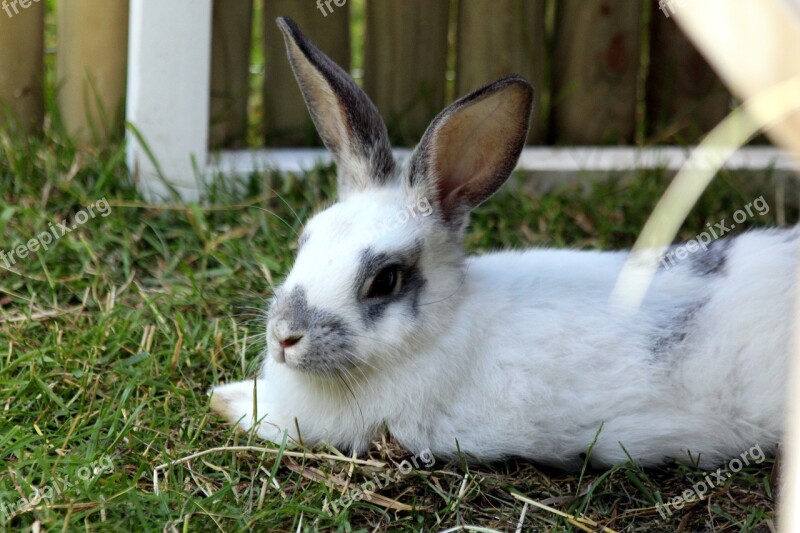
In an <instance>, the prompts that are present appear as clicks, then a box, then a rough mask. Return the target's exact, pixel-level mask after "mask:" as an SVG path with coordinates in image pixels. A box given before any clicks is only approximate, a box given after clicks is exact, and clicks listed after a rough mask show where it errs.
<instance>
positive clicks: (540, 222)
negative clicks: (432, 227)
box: [0, 135, 796, 532]
mask: <svg viewBox="0 0 800 533" xmlns="http://www.w3.org/2000/svg"><path fill="white" fill-rule="evenodd" d="M125 175H126V173H125V169H124V163H123V157H122V152H121V150H120V149H113V150H107V151H102V152H98V153H87V152H76V151H74V150H73V149H72V148H70V147H69V145H68V144H67V143H64V142H62V141H61V140H60V139H59V138H58V136H56V135H51V136H50V137H48V138H46V139H43V140H42V139H30V140H29V141H28V142H27V143H25V142H23V141H21V140H20V139H18V138H14V137H9V136H0V250H9V249H11V248H12V247H13V246H16V245H17V244H20V243H22V242H24V241H27V240H28V239H30V238H31V237H34V236H35V235H37V234H38V233H40V232H42V231H45V230H46V229H47V227H48V223H50V222H55V221H59V220H72V219H73V217H74V216H75V214H76V213H78V212H79V211H80V210H82V209H84V208H85V206H88V205H93V204H95V203H96V202H97V201H98V200H100V199H105V200H107V201H108V204H109V206H110V208H111V212H110V214H109V215H108V216H107V217H101V216H97V217H95V218H92V219H89V220H88V221H87V222H86V223H85V224H83V225H81V226H79V227H78V228H77V229H75V230H74V231H72V232H70V233H68V234H66V235H64V236H63V237H62V238H61V239H60V240H58V241H57V242H56V243H55V244H53V245H51V247H50V249H49V250H47V251H43V250H40V251H39V252H37V253H35V254H34V255H32V256H29V257H27V258H25V259H24V260H20V261H19V262H18V263H17V264H16V265H14V266H13V268H11V269H8V270H5V269H0V412H2V415H0V502H2V503H4V504H6V505H14V506H15V512H14V514H13V516H12V517H11V519H10V521H7V522H6V521H5V518H2V520H3V523H4V524H5V526H4V527H6V528H8V529H13V530H24V529H30V528H31V527H32V526H34V525H35V524H36V525H40V526H41V527H42V528H43V529H44V530H47V531H59V530H63V531H81V530H95V531H112V530H117V531H181V530H186V531H215V530H218V531H237V530H249V529H253V530H259V531H267V530H270V531H290V530H291V531H295V530H297V529H298V528H300V529H301V530H304V531H314V530H337V531H375V530H377V531H389V530H391V531H405V530H408V531H411V530H414V531H419V530H420V529H424V530H426V531H427V530H441V529H444V528H448V527H453V526H457V525H465V524H470V525H480V526H482V527H486V528H493V529H496V530H502V531H509V530H511V531H513V530H514V529H515V528H516V527H517V523H518V521H519V519H520V516H521V513H522V511H523V503H522V501H520V500H519V499H517V498H516V497H515V496H514V494H520V495H524V496H525V497H527V498H530V499H532V500H535V501H538V502H545V503H546V504H548V505H549V506H551V507H553V508H555V509H558V510H559V511H561V512H564V513H570V514H576V515H580V516H584V517H586V518H589V519H591V520H594V521H596V522H598V523H601V524H604V525H606V526H607V527H609V528H611V529H613V530H616V531H628V532H631V531H674V530H676V529H678V528H679V527H680V528H682V529H683V530H684V531H708V530H714V531H757V530H767V524H768V523H770V522H771V521H772V520H773V519H774V515H775V495H774V493H773V488H772V484H771V481H770V474H771V469H772V460H767V461H765V462H764V463H763V464H761V465H758V466H752V467H748V468H746V469H745V470H743V471H742V472H739V473H737V474H735V475H734V476H733V477H732V478H731V479H730V480H729V481H728V482H727V483H726V484H725V485H724V486H722V487H720V488H717V489H715V490H714V491H713V492H712V493H711V495H710V497H709V498H708V499H707V500H705V501H703V502H701V503H699V504H696V505H693V506H691V507H690V508H688V509H684V510H682V511H677V512H676V513H675V514H673V515H672V516H671V517H669V518H668V519H667V520H663V519H661V517H660V516H659V515H658V513H657V512H656V510H655V509H654V505H655V504H656V503H657V502H660V501H664V500H668V499H670V498H672V497H674V496H677V495H680V494H681V493H682V492H683V491H684V490H685V489H687V488H689V487H691V485H692V484H693V483H694V482H696V481H697V480H699V479H701V478H702V477H703V475H704V473H703V472H699V471H697V470H695V469H692V468H689V467H686V466H677V465H675V466H668V467H665V468H661V469H654V470H646V471H643V470H641V469H639V468H636V467H634V466H631V465H624V466H620V467H617V468H614V469H612V470H609V471H593V470H588V471H586V472H585V473H584V474H583V475H579V474H575V473H564V472H559V471H553V470H547V469H543V468H539V467H537V466H536V465H534V464H531V463H530V462H527V461H521V460H512V461H508V462H504V463H499V464H491V465H469V466H468V465H465V464H461V463H458V462H455V463H450V464H445V463H441V462H437V463H436V464H435V465H434V467H433V468H432V469H424V468H423V469H418V470H414V471H413V472H412V473H411V474H410V475H409V476H408V477H405V478H397V476H396V475H395V474H396V471H397V465H398V463H399V461H400V460H402V459H403V458H404V457H407V455H405V454H404V453H403V452H402V450H400V449H399V448H398V447H397V445H396V444H394V443H393V442H392V441H391V440H388V437H387V440H385V441H381V442H377V443H376V444H375V445H374V446H373V448H372V450H371V453H370V455H371V457H372V458H373V459H375V460H378V461H381V462H384V463H386V464H387V466H386V467H383V468H379V469H377V470H378V471H383V472H385V473H389V474H391V475H392V476H393V477H394V478H395V481H393V482H392V483H390V484H389V485H388V486H387V487H385V488H382V489H381V490H379V491H378V494H379V495H380V496H383V497H385V498H389V499H391V500H394V501H396V502H400V503H402V504H405V505H408V506H413V507H414V509H413V510H396V509H391V508H387V507H385V505H380V504H378V503H374V502H368V501H360V502H356V503H354V504H353V505H352V506H350V507H349V508H346V509H340V511H339V513H334V514H333V516H329V515H328V514H326V513H325V512H324V511H323V506H324V504H325V502H326V501H334V500H336V499H338V498H339V497H340V496H341V493H340V490H339V488H340V487H345V486H346V487H348V490H349V488H352V487H354V486H359V485H361V484H362V483H364V482H365V481H367V480H369V479H372V476H371V474H372V473H374V472H375V471H376V469H375V468H371V467H362V466H355V467H351V465H350V464H349V463H348V462H346V461H345V460H344V459H340V460H325V459H313V458H305V459H303V458H298V457H290V456H287V455H283V454H282V453H281V451H280V450H275V449H270V451H264V450H260V448H262V447H265V446H266V445H265V444H264V443H263V442H260V441H258V440H257V439H253V438H251V437H250V436H249V435H246V434H240V433H235V432H234V431H232V430H231V428H229V427H227V426H226V425H224V424H223V423H222V422H221V420H220V419H218V418H217V417H216V416H214V415H212V414H211V413H210V412H209V409H208V397H207V396H206V391H207V390H208V389H209V387H210V386H212V385H214V384H216V383H219V382H221V381H231V380H235V379H241V378H243V377H246V376H251V375H252V373H253V372H254V370H255V368H256V366H257V359H258V354H259V347H260V345H261V344H260V341H259V338H258V336H259V335H260V333H261V329H262V327H263V324H261V323H260V322H259V316H260V315H259V310H260V309H261V308H262V307H263V304H264V300H265V298H267V297H268V296H269V293H270V285H271V284H273V283H278V282H279V280H280V279H281V277H282V276H284V275H285V274H286V273H287V272H288V269H289V267H290V265H291V263H292V259H293V255H294V240H295V231H296V230H297V229H298V228H299V225H300V221H299V220H298V219H297V218H295V216H294V214H293V212H292V210H291V209H290V208H289V207H288V205H287V203H288V204H289V205H291V207H292V208H293V209H294V210H295V211H296V212H297V214H298V216H299V218H300V219H305V218H307V217H308V216H309V215H311V214H312V213H313V212H314V211H315V210H318V209H320V208H322V207H323V206H324V205H326V203H327V202H329V201H330V199H331V197H332V188H333V187H332V185H333V178H332V171H331V169H327V168H322V169H318V170H315V171H313V172H310V173H308V174H306V175H304V176H301V177H299V176H291V175H289V176H281V175H274V174H273V175H261V176H256V177H254V178H253V180H252V182H251V185H250V187H249V189H248V192H247V194H245V195H243V196H242V197H236V196H234V195H232V194H229V193H226V192H225V191H224V190H220V191H218V192H217V193H216V194H215V198H214V201H213V204H212V205H210V206H197V205H190V206H187V207H169V208H167V207H157V206H152V205H147V204H145V203H143V202H142V201H141V199H140V198H139V197H138V196H137V195H136V192H135V191H134V190H133V189H132V188H130V187H129V186H128V185H126V184H125V183H126V182H125ZM664 183H665V181H664V179H663V178H662V177H661V176H660V175H659V173H645V174H642V175H640V176H639V177H638V178H637V179H636V180H634V181H632V182H629V183H622V182H616V181H611V182H609V183H606V184H602V185H598V186H595V187H593V188H591V189H590V190H589V191H584V190H583V188H581V187H578V186H576V187H568V188H565V189H563V190H559V191H556V192H553V193H550V194H547V195H545V196H536V195H533V194H525V193H522V192H520V191H516V192H513V193H512V192H508V191H506V192H503V193H501V194H499V195H498V196H496V197H495V198H493V199H492V200H491V201H490V202H489V203H487V204H486V205H484V206H482V207H481V208H479V209H478V211H477V213H476V216H475V217H474V220H473V223H472V226H471V230H470V232H469V237H468V238H467V247H468V248H469V249H470V250H472V251H477V250H488V249H494V248H504V247H526V246H531V245H535V246H559V247H563V246H569V247H581V248H590V247H592V248H595V247H596V248H603V249H610V248H620V247H627V246H629V245H631V244H632V242H633V241H634V239H635V238H636V235H637V234H638V231H639V230H640V229H641V227H642V225H643V223H644V221H645V219H646V217H647V215H648V214H649V212H650V211H651V210H652V208H653V206H654V205H655V202H656V200H657V199H658V197H659V195H660V194H661V193H662V192H663V189H664ZM221 189H224V188H221ZM757 192H759V191H754V190H753V189H752V187H751V186H750V185H749V184H748V180H747V178H745V177H743V176H737V175H732V174H724V175H722V176H720V177H719V179H718V180H717V181H716V182H715V184H714V185H713V187H712V189H711V190H709V191H708V193H707V194H706V195H704V197H703V199H702V201H701V203H700V204H699V205H698V206H697V207H696V209H695V210H694V212H693V213H692V216H691V217H690V220H689V221H688V222H687V224H686V225H685V226H684V228H685V229H684V230H683V236H684V237H687V238H690V237H692V236H694V235H695V234H696V233H697V232H698V231H700V230H701V229H702V228H703V227H704V226H705V223H706V222H716V221H719V220H720V219H721V218H724V217H730V216H731V214H732V213H733V212H734V211H735V210H736V209H739V208H740V207H742V206H743V205H744V204H745V203H747V202H749V201H751V200H752V199H753V198H754V197H755V196H754V194H756V193H757ZM764 193H765V198H766V199H767V201H768V202H769V204H770V206H771V207H772V209H771V210H770V213H769V214H768V215H766V216H764V217H758V218H756V219H754V220H749V221H748V223H747V226H748V227H752V226H755V225H758V224H770V223H773V222H774V216H775V215H776V213H779V212H780V211H781V209H782V207H783V206H778V205H776V204H775V198H774V194H772V192H771V189H770V188H769V187H766V188H765V190H764ZM284 200H285V202H284ZM781 216H784V214H783V213H782V214H781ZM785 216H786V217H788V218H789V219H790V220H795V218H794V217H795V216H796V212H795V211H794V210H792V209H789V210H788V213H786V214H785ZM0 264H2V263H0ZM599 386H601V385H599ZM247 445H249V446H253V447H255V448H253V449H251V450H249V451H234V450H230V449H227V450H222V451H217V452H214V453H210V454H207V455H204V456H201V457H197V458H195V459H193V460H191V461H188V462H184V463H181V464H177V465H174V466H171V467H168V468H164V469H163V470H161V471H160V474H159V478H160V483H159V491H158V494H156V491H155V487H154V479H153V471H154V469H155V468H156V467H157V466H158V465H161V464H164V463H169V462H171V461H175V460H177V459H180V458H182V457H186V456H188V455H191V454H195V453H198V452H203V451H204V450H209V449H211V448H217V447H231V446H247ZM269 448H274V447H269ZM315 451H316V452H319V453H328V454H336V453H337V452H335V451H334V450H329V449H322V450H315ZM92 464H93V465H94V466H97V465H100V466H101V468H99V469H98V471H97V472H91V473H88V472H89V471H87V470H85V469H84V470H81V468H82V467H86V466H89V465H92ZM104 465H105V468H103V466H104ZM81 476H83V477H84V478H86V480H85V481H84V480H82V479H81ZM33 487H41V488H46V487H48V488H49V490H50V492H49V496H50V497H48V498H45V499H43V500H40V501H34V502H32V503H23V505H22V506H21V507H19V508H17V502H18V501H19V500H20V498H21V497H23V496H25V497H27V495H29V494H30V493H31V492H32V491H33ZM387 501H388V500H387ZM383 503H384V504H386V502H383ZM390 505H394V504H391V503H390ZM0 529H2V526H0ZM523 530H524V531H570V530H572V531H579V529H578V528H576V527H574V526H572V525H570V523H569V522H568V521H567V520H566V519H565V518H563V517H560V516H558V515H556V514H553V513H551V512H548V511H544V510H540V509H536V508H534V507H531V506H529V507H528V508H527V511H526V517H525V522H524V526H523ZM589 530H596V529H592V528H589Z"/></svg>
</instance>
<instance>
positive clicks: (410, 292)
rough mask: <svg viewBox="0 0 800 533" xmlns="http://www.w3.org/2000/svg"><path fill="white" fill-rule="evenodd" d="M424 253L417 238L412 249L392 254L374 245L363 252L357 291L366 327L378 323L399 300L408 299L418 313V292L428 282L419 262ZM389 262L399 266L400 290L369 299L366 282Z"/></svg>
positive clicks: (411, 312) (411, 308)
mask: <svg viewBox="0 0 800 533" xmlns="http://www.w3.org/2000/svg"><path fill="white" fill-rule="evenodd" d="M421 255H422V241H421V240H418V241H417V243H416V244H415V246H414V247H413V248H411V249H408V250H402V251H399V252H396V253H392V254H386V253H376V252H375V251H373V250H372V249H371V248H367V249H365V250H364V251H362V252H361V262H360V264H359V268H358V274H357V275H356V283H355V293H356V299H357V300H358V301H359V303H360V308H359V311H360V314H361V319H362V321H363V322H364V325H366V326H367V327H373V326H375V324H376V323H377V322H378V321H379V320H380V319H381V317H383V315H384V314H385V313H386V310H387V309H388V308H389V306H390V305H392V304H394V303H397V302H406V303H407V305H408V309H409V312H410V314H411V316H412V317H416V316H417V315H418V314H419V295H420V293H421V291H422V288H423V287H424V286H425V283H426V280H425V278H424V277H423V276H422V272H421V271H420V269H419V265H418V263H419V258H420V256H421ZM390 265H397V266H398V267H399V268H398V271H399V272H400V290H399V291H397V292H396V293H395V294H392V295H389V296H386V297H380V298H366V290H368V287H365V284H366V283H367V281H368V280H370V278H372V277H373V276H375V275H376V274H377V273H378V272H380V271H381V270H382V269H383V268H386V267H387V266H390Z"/></svg>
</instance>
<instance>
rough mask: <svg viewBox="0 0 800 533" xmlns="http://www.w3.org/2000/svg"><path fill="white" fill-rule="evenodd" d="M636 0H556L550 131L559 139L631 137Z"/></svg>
mask: <svg viewBox="0 0 800 533" xmlns="http://www.w3.org/2000/svg"><path fill="white" fill-rule="evenodd" d="M641 13H642V2H639V1H637V0H559V1H558V2H557V3H556V24H555V35H554V48H555V50H554V60H553V104H554V107H553V120H552V122H551V126H552V137H553V140H554V141H555V142H557V143H560V144H602V143H625V144H628V143H631V142H633V139H634V133H635V131H636V94H637V90H636V84H637V74H638V71H639V66H640V51H641V28H640V24H641Z"/></svg>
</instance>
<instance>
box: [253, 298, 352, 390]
mask: <svg viewBox="0 0 800 533" xmlns="http://www.w3.org/2000/svg"><path fill="white" fill-rule="evenodd" d="M267 346H268V352H269V355H270V357H272V358H273V359H274V360H275V362H277V363H278V364H285V365H287V366H289V367H290V368H293V369H295V370H299V371H301V372H305V373H311V374H316V375H330V374H333V373H340V374H344V373H347V372H349V371H350V370H352V369H353V368H354V367H356V366H357V363H358V361H359V360H360V358H359V357H358V356H357V355H356V353H355V351H354V350H355V346H354V342H353V335H352V333H351V331H350V328H348V327H347V325H346V324H345V321H344V320H343V319H342V318H341V317H339V316H338V315H337V314H335V313H333V312H330V311H326V310H324V309H320V308H318V307H315V306H310V305H308V301H307V299H306V293H305V290H304V289H303V288H302V287H299V286H298V287H295V288H294V289H292V290H291V291H290V292H289V293H288V294H287V295H286V296H285V297H283V298H278V299H277V300H276V301H275V304H274V305H273V307H272V309H271V310H270V319H269V322H268V323H267Z"/></svg>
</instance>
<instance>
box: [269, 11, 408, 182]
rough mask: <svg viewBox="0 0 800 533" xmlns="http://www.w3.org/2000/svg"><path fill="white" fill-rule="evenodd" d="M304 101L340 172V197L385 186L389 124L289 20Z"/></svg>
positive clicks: (283, 21)
mask: <svg viewBox="0 0 800 533" xmlns="http://www.w3.org/2000/svg"><path fill="white" fill-rule="evenodd" d="M277 22H278V27H280V29H281V31H282V32H283V38H284V40H285V41H286V51H287V53H288V55H289V62H290V63H291V65H292V70H293V71H294V75H295V78H297V83H298V84H299V85H300V91H301V92H302V93H303V99H304V100H305V101H306V105H307V106H308V110H309V111H310V112H311V118H312V119H313V120H314V125H315V126H316V127H317V131H318V132H319V134H320V136H321V137H322V141H323V142H324V143H325V146H326V147H327V148H328V150H330V151H331V152H332V153H333V156H334V158H335V159H336V163H337V166H338V171H339V195H340V196H345V195H346V194H347V193H348V192H350V191H353V190H362V189H365V188H367V187H370V186H372V185H374V184H378V185H381V184H383V183H385V182H387V181H388V180H390V179H391V178H392V177H393V176H394V168H395V162H394V158H393V156H392V150H391V147H390V145H389V136H388V135H387V133H386V125H385V124H384V123H383V120H382V119H381V116H380V114H379V113H378V110H377V109H376V108H375V105H374V104H373V103H372V101H370V99H369V97H368V96H367V95H366V94H365V93H364V91H362V90H361V89H360V88H359V87H358V85H356V83H355V82H354V81H353V79H352V78H351V77H350V76H349V75H348V74H347V73H346V72H345V71H344V70H343V69H342V68H341V67H340V66H339V65H337V64H336V63H334V62H333V61H332V60H331V59H330V58H329V57H328V56H326V55H325V54H323V53H322V52H321V51H320V50H319V49H318V48H317V47H316V46H314V45H313V44H312V43H311V42H309V41H308V40H306V38H305V37H304V36H303V34H302V33H300V29H299V28H298V27H297V24H295V23H294V21H293V20H292V19H290V18H287V17H280V18H278V20H277Z"/></svg>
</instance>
